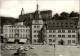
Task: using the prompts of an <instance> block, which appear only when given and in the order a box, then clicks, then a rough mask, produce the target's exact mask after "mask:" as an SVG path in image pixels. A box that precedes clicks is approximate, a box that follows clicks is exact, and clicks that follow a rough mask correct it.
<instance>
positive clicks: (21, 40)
mask: <svg viewBox="0 0 80 56" xmlns="http://www.w3.org/2000/svg"><path fill="white" fill-rule="evenodd" d="M26 41H27V39H20V40H19V42H23V43H26Z"/></svg>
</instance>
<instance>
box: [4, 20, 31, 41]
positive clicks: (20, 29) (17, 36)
mask: <svg viewBox="0 0 80 56" xmlns="http://www.w3.org/2000/svg"><path fill="white" fill-rule="evenodd" d="M3 35H4V38H7V39H8V42H16V43H19V42H24V43H26V42H29V40H30V27H29V26H25V25H23V22H18V23H16V24H15V25H3Z"/></svg>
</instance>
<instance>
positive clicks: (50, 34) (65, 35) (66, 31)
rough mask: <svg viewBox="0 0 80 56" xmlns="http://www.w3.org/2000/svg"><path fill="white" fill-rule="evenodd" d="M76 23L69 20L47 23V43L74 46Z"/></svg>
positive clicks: (75, 41)
mask: <svg viewBox="0 0 80 56" xmlns="http://www.w3.org/2000/svg"><path fill="white" fill-rule="evenodd" d="M76 24H77V23H76V22H74V21H69V20H56V21H55V20H53V21H52V20H51V21H48V23H47V43H48V44H59V45H76V43H77V37H78V35H77V25H76Z"/></svg>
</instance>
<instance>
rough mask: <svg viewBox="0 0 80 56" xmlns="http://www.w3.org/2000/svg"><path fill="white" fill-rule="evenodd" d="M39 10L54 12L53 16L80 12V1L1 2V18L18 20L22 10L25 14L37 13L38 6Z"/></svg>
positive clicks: (28, 0)
mask: <svg viewBox="0 0 80 56" xmlns="http://www.w3.org/2000/svg"><path fill="white" fill-rule="evenodd" d="M37 3H38V4H39V10H40V11H42V10H52V11H53V14H55V13H61V12H63V11H65V12H69V13H70V12H71V11H75V12H79V0H38V1H36V0H0V16H10V17H15V18H17V17H18V16H19V15H20V12H21V9H22V8H24V14H25V13H29V12H35V10H36V4H37Z"/></svg>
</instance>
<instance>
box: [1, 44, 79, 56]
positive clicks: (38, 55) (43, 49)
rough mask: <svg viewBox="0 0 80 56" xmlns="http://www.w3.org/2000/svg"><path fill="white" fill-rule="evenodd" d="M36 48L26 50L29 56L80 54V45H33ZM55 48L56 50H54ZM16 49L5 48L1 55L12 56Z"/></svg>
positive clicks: (70, 55)
mask: <svg viewBox="0 0 80 56" xmlns="http://www.w3.org/2000/svg"><path fill="white" fill-rule="evenodd" d="M33 46H34V47H35V48H34V49H30V50H28V51H26V54H27V56H54V53H55V56H80V47H78V46H60V45H56V47H55V49H54V46H49V45H46V46H45V45H33ZM54 50H55V52H54ZM15 52H16V50H3V51H2V55H1V56H12V54H13V53H15Z"/></svg>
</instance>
